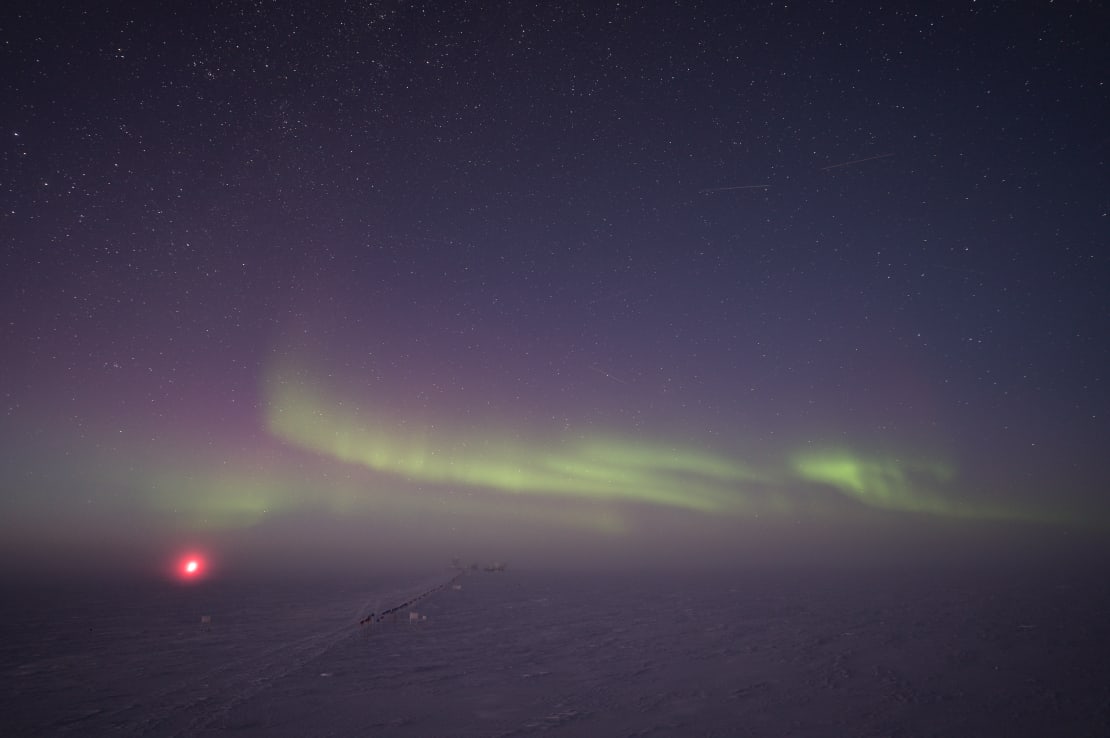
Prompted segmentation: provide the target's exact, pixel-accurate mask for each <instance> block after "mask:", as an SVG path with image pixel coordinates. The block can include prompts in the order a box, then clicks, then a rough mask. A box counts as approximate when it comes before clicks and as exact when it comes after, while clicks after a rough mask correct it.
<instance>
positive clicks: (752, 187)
mask: <svg viewBox="0 0 1110 738" xmlns="http://www.w3.org/2000/svg"><path fill="white" fill-rule="evenodd" d="M770 186H771V185H769V184H760V185H737V186H735V187H709V188H707V189H704V190H698V194H699V195H708V194H712V193H714V192H731V191H732V190H766V189H768V188H769V187H770Z"/></svg>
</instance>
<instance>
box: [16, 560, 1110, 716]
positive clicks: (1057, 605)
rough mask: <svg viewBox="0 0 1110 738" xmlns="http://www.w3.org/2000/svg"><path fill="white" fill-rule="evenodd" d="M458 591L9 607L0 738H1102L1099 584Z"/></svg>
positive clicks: (988, 581)
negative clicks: (539, 737) (381, 617)
mask: <svg viewBox="0 0 1110 738" xmlns="http://www.w3.org/2000/svg"><path fill="white" fill-rule="evenodd" d="M454 575H455V573H454V572H443V573H439V574H436V575H435V576H431V577H428V578H424V579H414V580H409V581H386V580H380V581H376V582H371V583H368V584H366V585H365V586H361V587H355V586H352V585H345V586H338V585H334V584H332V585H326V584H316V585H311V586H310V585H304V584H299V585H292V584H286V585H263V584H258V585H255V586H245V585H235V586H232V585H219V584H215V583H212V584H205V585H202V586H198V587H168V586H163V587H150V588H149V591H148V590H146V589H136V588H134V587H132V588H121V589H119V590H112V589H99V590H95V591H88V592H84V593H72V592H71V593H68V594H67V598H66V599H65V600H60V599H59V597H58V592H55V591H46V592H39V593H37V594H36V593H34V592H21V593H19V597H18V598H16V597H11V598H7V600H6V602H5V603H4V605H3V611H2V614H3V616H4V617H5V624H6V628H5V630H6V633H5V638H4V639H3V647H2V651H0V675H2V680H3V685H4V691H3V695H4V696H3V704H2V705H0V708H2V709H0V734H3V735H14V736H20V735H28V736H29V735H63V736H64V735H82V736H84V735H119V736H135V735H151V736H163V735H183V736H192V735H207V736H210V735H225V734H234V735H239V736H346V735H375V736H516V735H532V734H545V735H547V734H550V735H568V736H570V735H573V736H578V735H581V736H587V735H593V736H667V735H683V736H696V735H703V736H709V735H714V736H787V735H789V736H957V735H958V736H1002V735H1005V736H1046V735H1059V736H1064V735H1067V736H1087V735H1089V736H1105V735H1110V666H1108V664H1107V655H1108V654H1110V650H1108V649H1107V644H1108V643H1110V638H1108V636H1110V585H1108V583H1107V582H1106V581H1105V579H1103V578H1099V577H1086V578H1083V577H1080V576H1078V575H1077V576H1074V577H1071V578H1062V579H1061V578H1055V577H1050V576H1038V577H1029V578H1026V577H1016V576H991V575H987V574H983V573H980V574H977V575H973V574H967V575H966V576H962V577H957V578H953V576H952V575H951V573H947V574H945V575H944V576H930V575H928V574H925V573H922V572H916V573H913V572H902V573H890V572H888V573H886V574H882V575H880V574H874V573H872V574H869V575H863V574H859V573H855V574H851V573H846V572H839V573H825V574H822V575H818V574H816V573H814V572H808V573H802V572H795V573H787V572H777V573H769V572H767V573H762V574H761V573H757V572H748V573H743V574H733V575H724V574H718V575H712V576H710V575H702V576H694V577H691V576H679V575H657V576H648V575H646V574H644V575H639V576H636V577H629V576H617V575H601V574H586V575H578V576H572V575H567V574H562V575H555V574H538V573H530V572H525V571H512V570H510V571H507V572H496V573H487V572H473V573H467V574H466V575H464V576H461V577H460V578H459V579H458V583H459V584H461V585H462V588H461V589H458V590H456V589H454V588H452V587H451V586H445V587H442V586H441V585H444V584H448V583H449V581H450V579H451V577H452V576H454ZM437 588H438V589H437ZM9 594H11V590H9ZM421 594H427V595H428V596H425V597H423V598H421V599H419V601H417V602H415V603H414V604H413V605H411V606H410V607H406V608H403V609H402V610H399V611H398V613H397V614H398V615H399V617H396V619H394V618H387V619H386V621H385V622H378V621H377V619H375V621H374V622H373V623H367V624H364V625H359V621H360V620H363V619H366V617H367V616H368V615H369V614H370V613H371V612H374V613H381V612H382V611H384V610H386V609H389V608H392V607H395V606H397V605H400V604H401V603H404V602H408V601H411V600H413V599H414V598H416V597H418V596H419V595H421ZM410 610H414V611H416V612H418V613H419V614H420V616H422V618H423V617H426V619H419V620H417V621H415V622H410V618H409V615H408V613H409V611H410ZM204 615H208V616H210V617H211V622H210V623H202V622H201V620H202V616H204Z"/></svg>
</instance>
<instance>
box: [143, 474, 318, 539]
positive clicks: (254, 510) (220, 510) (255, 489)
mask: <svg viewBox="0 0 1110 738" xmlns="http://www.w3.org/2000/svg"><path fill="white" fill-rule="evenodd" d="M150 486H151V490H152V492H153V494H152V496H151V501H152V504H153V505H154V507H155V508H157V509H158V510H160V511H161V512H162V513H163V514H166V515H170V516H173V517H176V518H178V519H179V520H180V521H181V523H182V524H183V525H186V526H188V527H190V528H196V529H215V530H218V529H224V528H243V527H247V526H250V525H255V524H257V523H258V522H260V521H262V520H263V519H265V517H266V516H267V515H273V514H280V513H283V512H286V511H289V510H291V509H295V508H297V507H299V506H301V505H302V504H303V502H304V499H303V497H302V496H301V494H299V492H298V489H299V486H298V485H296V484H291V483H290V482H288V481H282V480H280V479H275V478H270V477H268V476H264V475H259V474H254V475H252V474H247V473H194V472H188V473H186V472H179V473H162V474H159V475H158V476H156V477H155V479H154V480H153V482H152V483H151V485H150Z"/></svg>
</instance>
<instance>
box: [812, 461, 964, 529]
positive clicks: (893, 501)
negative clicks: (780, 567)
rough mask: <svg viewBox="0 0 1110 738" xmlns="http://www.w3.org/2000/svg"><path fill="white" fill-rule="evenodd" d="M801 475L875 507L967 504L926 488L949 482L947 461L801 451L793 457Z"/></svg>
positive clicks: (930, 508) (954, 509)
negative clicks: (941, 495) (903, 459)
mask: <svg viewBox="0 0 1110 738" xmlns="http://www.w3.org/2000/svg"><path fill="white" fill-rule="evenodd" d="M793 470H794V472H795V473H796V474H797V475H798V477H799V478H801V479H802V480H805V481H808V482H817V483H820V484H827V485H829V486H831V487H834V488H836V489H838V490H840V491H841V492H843V493H844V494H846V495H848V496H850V497H853V498H855V499H856V500H858V501H859V502H862V503H863V504H865V505H869V506H871V507H878V508H883V509H886V510H903V511H907V512H925V513H935V514H943V513H959V512H960V511H961V509H962V507H963V506H961V505H960V504H959V503H957V502H953V501H949V500H946V499H943V498H940V497H937V496H935V495H931V494H928V493H926V492H924V491H923V490H922V486H921V485H928V484H934V485H935V484H936V483H938V482H946V481H948V480H950V479H951V478H952V469H951V468H949V467H948V466H946V465H944V464H938V463H935V462H934V463H923V464H913V463H907V462H904V461H900V460H899V459H889V458H887V459H867V458H862V457H859V456H856V455H853V454H851V453H848V452H825V453H818V454H799V455H797V456H795V457H794V459H793Z"/></svg>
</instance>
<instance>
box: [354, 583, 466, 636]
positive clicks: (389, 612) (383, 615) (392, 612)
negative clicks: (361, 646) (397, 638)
mask: <svg viewBox="0 0 1110 738" xmlns="http://www.w3.org/2000/svg"><path fill="white" fill-rule="evenodd" d="M462 575H463V572H459V573H458V574H456V575H455V576H453V577H451V578H450V579H448V580H447V581H446V582H444V583H443V584H440V585H437V586H435V587H432V588H431V589H429V590H427V591H426V592H421V593H420V594H418V595H416V597H413V598H412V599H411V600H408V601H407V602H402V603H401V604H400V605H396V606H394V607H390V608H388V609H386V610H382V611H381V612H378V613H374V612H372V613H370V614H369V615H367V616H366V617H364V618H363V619H362V620H359V621H358V624H359V625H373V624H374V623H380V622H383V621H384V620H386V619H387V618H388V619H389V620H396V619H397V613H399V612H400V611H402V610H404V609H405V608H407V607H412V606H413V605H415V604H416V603H417V602H420V600H422V599H424V598H425V597H430V596H432V595H433V594H435V593H436V592H439V591H440V590H443V589H446V588H447V587H451V588H453V589H462V587H461V586H460V585H458V584H456V580H457V579H458V578H459V577H461V576H462ZM425 617H426V616H425ZM423 619H424V618H422V617H421V616H420V614H419V613H417V612H414V611H410V612H409V622H410V623H414V622H417V621H419V620H423Z"/></svg>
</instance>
